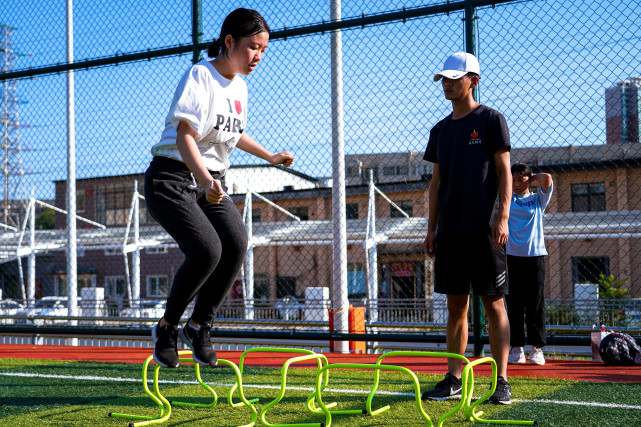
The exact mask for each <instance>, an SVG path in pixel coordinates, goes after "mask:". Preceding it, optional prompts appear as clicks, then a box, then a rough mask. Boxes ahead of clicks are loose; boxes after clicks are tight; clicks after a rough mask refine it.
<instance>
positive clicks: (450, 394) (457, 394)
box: [421, 373, 463, 400]
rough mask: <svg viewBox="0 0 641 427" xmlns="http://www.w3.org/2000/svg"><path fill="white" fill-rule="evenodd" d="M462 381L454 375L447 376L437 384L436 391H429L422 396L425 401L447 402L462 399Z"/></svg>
mask: <svg viewBox="0 0 641 427" xmlns="http://www.w3.org/2000/svg"><path fill="white" fill-rule="evenodd" d="M462 389H463V388H462V387H461V380H460V379H459V378H456V377H455V376H454V375H451V374H449V373H448V374H446V375H445V379H444V380H442V381H441V382H439V383H438V384H436V387H434V390H428V391H426V392H425V393H423V394H422V395H421V399H423V400H428V399H429V400H446V399H460V398H461V390H462Z"/></svg>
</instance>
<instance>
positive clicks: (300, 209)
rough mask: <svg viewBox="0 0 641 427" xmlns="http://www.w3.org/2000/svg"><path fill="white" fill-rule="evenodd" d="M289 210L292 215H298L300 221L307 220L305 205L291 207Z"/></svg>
mask: <svg viewBox="0 0 641 427" xmlns="http://www.w3.org/2000/svg"><path fill="white" fill-rule="evenodd" d="M290 212H291V213H292V214H293V215H296V216H297V217H299V218H300V220H301V221H307V220H309V210H308V209H307V206H299V207H296V208H292V209H291V210H290Z"/></svg>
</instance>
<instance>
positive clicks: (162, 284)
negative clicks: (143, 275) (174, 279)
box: [147, 276, 169, 297]
mask: <svg viewBox="0 0 641 427" xmlns="http://www.w3.org/2000/svg"><path fill="white" fill-rule="evenodd" d="M168 291H169V286H167V276H147V297H164V296H167V294H168V293H169V292H168Z"/></svg>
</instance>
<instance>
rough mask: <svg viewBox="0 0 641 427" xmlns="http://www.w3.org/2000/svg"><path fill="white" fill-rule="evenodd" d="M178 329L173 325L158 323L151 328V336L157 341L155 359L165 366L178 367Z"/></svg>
mask: <svg viewBox="0 0 641 427" xmlns="http://www.w3.org/2000/svg"><path fill="white" fill-rule="evenodd" d="M177 335H178V331H176V328H174V327H173V326H171V325H165V326H162V327H161V326H159V325H156V326H154V327H153V328H152V329H151V337H152V338H153V340H154V343H156V346H155V348H154V360H155V361H156V363H157V364H159V365H160V366H163V367H165V368H177V367H178V365H180V362H179V360H178V339H177Z"/></svg>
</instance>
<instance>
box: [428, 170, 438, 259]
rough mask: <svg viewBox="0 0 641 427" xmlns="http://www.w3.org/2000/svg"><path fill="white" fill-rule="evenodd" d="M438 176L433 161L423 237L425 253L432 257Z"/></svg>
mask: <svg viewBox="0 0 641 427" xmlns="http://www.w3.org/2000/svg"><path fill="white" fill-rule="evenodd" d="M439 183H440V178H439V174H438V163H434V170H433V171H432V181H430V186H429V188H428V193H427V194H428V200H427V209H428V211H427V236H426V237H425V254H426V255H427V256H428V257H430V258H433V257H434V255H436V224H437V221H438V186H439Z"/></svg>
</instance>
